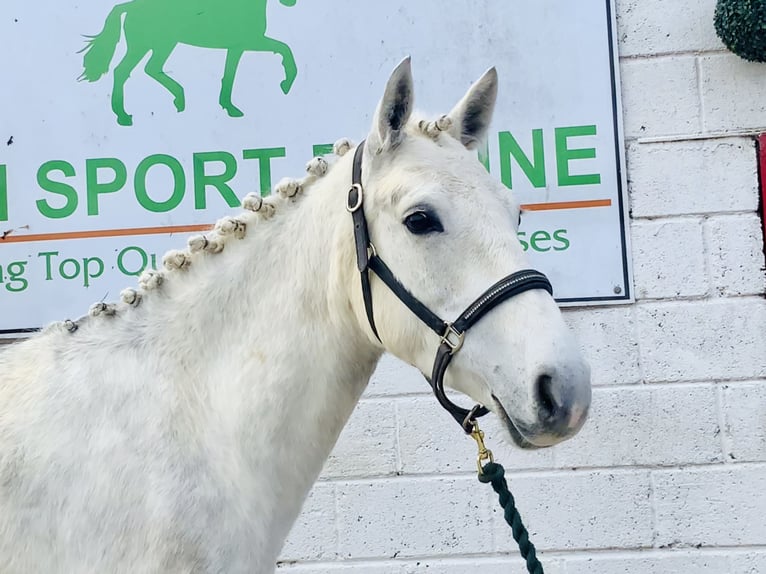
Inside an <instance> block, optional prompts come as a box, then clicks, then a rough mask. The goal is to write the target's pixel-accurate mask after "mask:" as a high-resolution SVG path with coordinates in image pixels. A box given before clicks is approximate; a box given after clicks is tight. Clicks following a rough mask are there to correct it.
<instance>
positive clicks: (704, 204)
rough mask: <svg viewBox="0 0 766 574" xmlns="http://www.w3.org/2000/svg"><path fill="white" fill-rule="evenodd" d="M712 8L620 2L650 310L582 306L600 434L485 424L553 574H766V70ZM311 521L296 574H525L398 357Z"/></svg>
mask: <svg viewBox="0 0 766 574" xmlns="http://www.w3.org/2000/svg"><path fill="white" fill-rule="evenodd" d="M714 7H715V0H696V1H692V0H673V1H671V0H617V18H618V28H619V30H618V38H619V41H620V51H621V75H622V80H623V82H622V84H623V85H622V96H623V107H624V120H625V135H626V149H627V163H628V179H629V193H630V207H631V216H632V220H631V233H632V241H633V265H634V270H635V292H636V294H637V299H638V301H637V302H636V303H635V304H634V305H630V306H623V307H602V308H593V309H569V310H567V311H566V319H567V321H568V323H569V324H570V326H571V327H572V328H573V330H574V331H575V332H576V334H577V335H578V337H579V339H580V341H581V344H582V347H583V349H584V351H585V353H586V354H587V356H588V357H589V359H590V361H591V364H592V368H593V382H594V385H595V387H594V395H593V409H592V413H591V417H590V420H589V422H588V423H587V425H586V426H585V428H584V429H583V430H582V432H581V433H580V434H579V435H578V436H577V437H576V438H575V439H573V440H571V441H569V442H567V443H564V444H562V445H559V446H557V447H554V448H552V449H548V450H543V451H537V452H520V451H518V450H516V449H513V448H512V447H509V446H508V445H506V444H505V443H503V442H500V440H499V438H498V435H499V430H498V427H497V426H496V424H495V423H494V422H492V421H488V423H487V424H486V425H485V426H486V430H487V434H488V440H489V441H490V443H491V446H492V447H493V448H494V450H495V454H496V456H497V458H498V459H499V460H500V461H501V462H502V463H503V464H504V465H505V466H506V468H507V470H508V477H509V480H510V484H511V487H512V489H513V491H514V494H515V496H516V499H517V502H518V505H519V508H520V510H521V512H522V515H523V516H524V519H525V522H526V523H527V525H528V526H529V528H530V531H531V533H532V539H533V541H534V542H535V543H536V544H537V546H538V547H539V549H540V550H541V551H542V554H541V555H542V557H543V562H544V565H545V568H546V572H548V573H549V574H550V573H554V574H627V573H639V574H766V518H764V517H766V494H765V493H766V301H765V300H764V298H763V294H764V290H765V289H766V277H765V276H764V257H763V237H762V232H761V226H760V220H759V218H758V217H757V214H756V210H757V207H758V178H757V172H756V151H755V145H754V141H753V138H752V136H751V135H749V132H750V131H754V130H756V129H757V128H761V127H765V126H766V65H758V64H752V63H746V62H744V61H742V60H740V59H739V58H737V57H735V56H733V55H731V54H729V53H727V52H726V51H725V50H724V49H723V46H722V44H721V43H720V41H719V40H718V39H717V37H716V35H715V32H714V30H713V26H712V17H713V10H714ZM743 133H744V134H745V135H743ZM305 512H306V514H305V515H304V517H303V518H302V519H301V521H300V522H299V524H298V525H296V528H295V529H294V531H293V533H292V536H291V538H290V542H289V543H288V545H287V547H286V548H285V551H284V553H283V557H284V560H285V563H284V564H282V565H281V567H280V570H284V571H285V572H289V573H292V572H295V573H299V572H302V573H306V574H319V573H328V574H332V573H338V574H340V573H345V574H352V573H356V572H365V573H368V574H412V573H420V572H431V573H436V574H464V573H465V572H471V571H477V569H478V568H481V569H482V571H483V572H486V573H487V574H500V573H509V572H510V573H514V574H522V573H523V572H525V569H524V566H523V562H522V561H521V559H520V558H519V557H518V556H517V555H516V550H515V547H514V545H513V543H512V541H511V537H510V533H509V531H508V529H507V527H506V526H505V525H504V522H503V521H502V516H501V514H500V510H499V507H498V506H496V500H495V499H494V495H493V493H492V492H491V490H490V489H489V488H487V487H486V486H483V485H480V484H479V483H478V482H477V481H476V478H475V471H474V446H473V444H472V443H471V441H469V440H467V439H465V438H464V437H462V436H461V435H460V434H459V432H457V431H456V429H455V428H454V423H453V422H452V421H451V420H450V418H449V416H448V415H447V414H446V413H444V412H443V411H442V410H441V409H439V408H437V407H436V405H435V403H434V400H433V398H432V397H431V396H430V395H429V388H428V386H427V385H426V383H425V382H424V381H423V380H422V378H421V376H420V375H419V373H417V372H416V371H415V370H414V369H411V368H409V367H406V366H404V365H402V364H400V363H399V362H398V361H396V360H394V359H392V358H390V357H386V358H384V360H383V361H382V363H381V365H380V367H379V369H378V371H377V372H376V374H375V376H374V378H373V381H372V383H371V384H370V386H369V388H368V389H367V392H366V393H365V396H364V398H363V400H362V402H361V404H360V405H359V408H358V409H357V410H356V412H355V413H354V415H353V416H352V419H351V422H350V423H349V426H348V428H347V429H346V430H345V431H344V432H343V434H342V436H341V439H340V441H339V443H338V446H337V448H336V450H335V452H334V454H333V457H332V458H331V459H330V460H329V461H328V463H327V465H326V468H325V472H324V473H323V478H322V480H321V481H320V482H319V483H318V484H317V486H316V488H315V491H314V494H313V496H312V498H311V499H310V500H309V501H308V503H307V505H306V511H305Z"/></svg>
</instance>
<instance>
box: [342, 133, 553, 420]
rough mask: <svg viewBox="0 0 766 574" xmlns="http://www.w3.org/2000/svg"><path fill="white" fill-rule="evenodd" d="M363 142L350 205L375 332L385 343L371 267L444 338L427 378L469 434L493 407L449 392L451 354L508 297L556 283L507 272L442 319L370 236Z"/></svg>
mask: <svg viewBox="0 0 766 574" xmlns="http://www.w3.org/2000/svg"><path fill="white" fill-rule="evenodd" d="M364 145H365V142H364V141H362V142H361V143H360V144H359V145H358V146H357V148H356V151H355V152H354V164H353V168H352V171H351V189H350V190H349V192H348V198H347V200H346V209H347V210H348V211H349V212H350V213H351V215H352V217H353V220H354V243H355V245H356V265H357V269H358V270H359V274H360V276H361V281H362V298H363V300H364V309H365V313H366V314H367V320H368V322H369V324H370V328H371V329H372V332H373V333H374V334H375V337H377V339H378V341H380V342H381V343H382V341H381V339H380V335H379V334H378V329H377V327H376V326H375V314H374V310H373V306H372V289H371V286H370V271H372V272H373V273H375V275H377V276H378V277H379V278H380V280H381V281H383V283H385V284H386V286H387V287H388V288H389V289H390V290H391V291H392V292H393V293H394V295H396V296H397V297H398V298H399V300H400V301H401V302H402V303H404V304H405V305H406V306H407V308H408V309H409V310H410V311H412V312H413V313H414V314H415V315H416V316H417V317H418V318H419V319H420V320H421V321H423V323H425V324H426V325H427V326H428V327H429V328H430V329H431V330H432V331H433V332H435V333H436V334H437V335H438V336H439V337H440V339H441V343H440V344H439V348H438V349H437V351H436V358H435V359H434V366H433V371H432V373H431V377H430V378H428V377H426V380H428V382H429V383H430V385H431V388H432V389H433V391H434V395H436V400H438V401H439V404H440V405H441V406H442V407H444V408H445V409H446V410H447V411H448V412H449V413H450V414H451V415H452V417H453V418H454V419H455V420H456V421H457V422H458V424H459V425H460V426H461V427H462V429H463V430H464V431H465V432H466V433H468V434H470V433H471V431H472V430H473V421H474V420H475V419H476V418H478V417H481V416H484V415H485V414H487V413H488V412H489V411H488V410H487V408H486V407H485V406H483V405H476V406H474V407H473V408H472V409H470V410H469V409H465V408H463V407H459V406H458V405H456V404H455V403H453V402H452V401H451V400H450V399H449V398H448V397H447V395H446V394H445V392H444V374H445V373H446V372H447V367H448V366H449V364H450V361H452V357H453V356H454V355H455V353H457V352H458V351H459V350H460V348H461V347H462V346H463V341H464V340H465V335H466V331H468V329H469V328H470V327H472V326H473V325H475V324H476V323H477V322H478V321H479V319H481V318H482V317H483V316H484V315H486V314H487V313H488V312H489V311H490V310H492V309H494V308H495V307H497V306H498V305H499V304H500V303H502V302H503V301H505V300H506V299H510V298H511V297H514V296H516V295H519V294H520V293H523V292H525V291H530V290H531V289H544V290H545V291H547V292H548V293H550V294H551V295H552V294H553V288H552V287H551V283H550V281H548V278H547V277H546V276H545V275H543V274H542V273H540V272H539V271H535V270H534V269H524V270H522V271H517V272H516V273H512V274H510V275H507V276H506V277H503V278H502V279H500V280H499V281H498V282H497V283H495V284H494V285H492V287H490V288H489V289H487V290H486V291H485V292H484V293H483V294H482V295H481V296H479V298H478V299H476V300H475V301H474V302H473V303H471V304H470V305H469V306H468V308H467V309H466V310H465V311H463V312H462V313H461V314H460V316H459V317H458V318H457V319H455V321H452V322H448V321H445V320H443V319H442V318H440V317H439V316H438V315H437V314H436V313H434V312H433V311H431V310H430V309H429V308H428V307H426V305H424V304H423V303H422V302H421V301H420V300H419V299H417V297H415V296H414V295H413V294H412V293H410V291H409V290H408V289H407V288H406V287H405V286H404V285H402V284H401V282H400V281H399V280H398V279H397V278H396V275H394V273H393V272H392V271H391V269H390V268H389V267H388V265H386V264H385V263H384V262H383V260H382V259H381V258H380V257H378V254H377V253H376V251H375V247H374V245H373V244H372V241H370V234H369V230H368V228H367V220H366V218H365V216H364V188H363V187H362V158H363V156H364Z"/></svg>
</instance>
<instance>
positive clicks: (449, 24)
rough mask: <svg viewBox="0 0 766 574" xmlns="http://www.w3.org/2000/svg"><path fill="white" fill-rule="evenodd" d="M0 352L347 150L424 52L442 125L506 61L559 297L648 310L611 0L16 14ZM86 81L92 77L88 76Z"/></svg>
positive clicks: (319, 0)
mask: <svg viewBox="0 0 766 574" xmlns="http://www.w3.org/2000/svg"><path fill="white" fill-rule="evenodd" d="M2 13H3V18H2V19H0V38H3V44H4V47H5V48H4V49H3V50H2V52H1V53H0V71H1V72H2V77H3V87H2V88H1V89H0V110H2V117H0V130H2V131H1V132H0V138H2V146H0V237H2V239H0V334H2V333H4V334H9V333H14V332H18V331H19V330H23V329H28V328H37V327H40V326H42V325H44V324H45V323H47V322H49V321H52V320H60V319H64V318H68V317H72V318H75V317H78V316H80V315H82V314H84V313H85V312H86V310H87V308H88V307H89V305H90V304H91V303H93V302H95V301H99V300H115V299H116V298H117V296H118V293H119V291H120V290H121V289H122V288H123V287H125V286H129V285H131V286H132V285H135V284H136V277H137V275H138V274H139V273H140V272H141V270H142V269H143V268H144V267H146V266H147V265H155V264H157V263H158V261H159V259H160V258H161V257H162V254H163V253H164V252H165V251H166V250H167V249H170V248H179V247H181V246H183V245H184V244H185V241H186V236H187V235H188V234H189V233H190V232H192V231H196V230H199V229H202V228H204V227H205V226H207V225H208V224H210V223H211V222H213V221H214V220H215V219H217V218H218V217H220V216H221V215H223V214H225V213H228V212H231V211H232V208H233V207H235V206H237V205H238V204H239V200H240V199H241V198H242V197H243V196H244V195H245V194H247V193H248V192H252V191H255V190H259V189H260V190H261V192H262V193H268V191H269V189H270V187H271V185H272V183H273V182H276V181H278V180H279V179H280V178H281V177H283V176H300V174H301V173H302V172H303V166H304V165H305V163H306V161H307V160H308V159H310V158H311V157H312V156H313V155H315V154H317V153H322V152H323V151H324V150H326V144H329V143H332V142H333V141H335V140H337V139H339V138H340V137H344V136H347V137H351V138H353V139H356V140H357V141H358V140H359V139H361V137H363V136H364V135H365V134H366V131H367V129H368V127H369V125H370V121H371V114H372V112H373V110H374V107H375V104H376V103H377V100H378V98H379V97H380V95H381V93H382V88H383V85H384V82H385V80H386V78H387V77H388V74H389V72H390V71H391V69H393V67H394V66H395V65H396V63H397V62H399V61H400V60H401V59H402V57H403V56H405V55H407V54H410V55H412V58H413V69H414V75H415V82H416V94H417V97H418V98H419V102H420V103H422V104H426V105H428V106H429V111H431V112H433V114H434V116H436V115H438V114H441V113H444V112H446V111H448V110H449V109H450V107H451V106H452V104H454V103H455V101H456V100H457V99H458V98H459V97H460V96H461V95H462V94H463V93H464V92H465V89H466V88H467V87H468V85H469V84H470V83H471V82H472V81H473V80H475V79H476V78H478V77H479V76H480V75H481V74H482V73H483V72H484V70H486V69H487V68H488V67H490V66H492V65H494V66H496V67H497V68H498V72H499V76H500V96H499V98H500V99H499V103H498V106H497V111H496V113H495V120H494V124H493V128H492V130H491V131H490V137H489V142H488V149H487V152H486V154H487V155H484V156H483V157H482V160H483V161H485V163H486V165H487V166H488V169H490V171H491V172H492V173H493V174H496V175H497V177H498V178H500V179H501V180H502V181H503V182H504V183H505V184H506V185H507V186H508V187H511V188H512V189H513V191H514V192H515V193H516V194H518V197H519V198H520V199H521V201H522V203H523V204H524V205H525V207H526V210H527V212H526V214H525V215H524V216H523V220H522V228H521V233H520V237H521V240H522V241H523V244H524V245H525V246H526V249H527V250H528V252H529V254H530V255H531V258H532V263H533V264H534V265H535V266H536V267H538V268H539V269H541V270H542V271H544V272H545V273H547V274H548V275H549V276H550V278H551V280H552V282H553V284H554V287H555V291H556V296H557V298H558V299H559V300H560V301H561V302H564V303H571V302H619V301H630V300H631V296H632V295H631V278H630V269H629V251H628V250H629V247H628V239H627V237H626V233H625V218H626V210H625V197H624V188H625V184H624V179H623V175H622V174H623V172H624V170H623V169H622V164H623V160H622V157H621V154H622V149H623V147H622V136H621V133H620V106H619V101H618V93H619V89H618V80H617V78H616V74H617V71H616V60H617V58H616V51H615V47H614V21H613V14H612V6H611V4H610V2H609V1H607V0H578V1H577V2H571V1H567V0H535V1H526V2H507V1H504V0H493V1H491V0H487V1H483V2H475V1H469V0H460V1H457V0H450V2H444V1H443V0H419V1H418V2H407V3H398V2H375V3H372V2H359V1H358V0H311V1H309V0H297V1H296V0H279V2H278V1H277V0H269V1H268V6H267V2H266V0H195V1H194V2H190V1H189V0H140V1H139V0H133V2H126V3H117V2H114V5H113V6H111V5H109V4H106V3H104V2H103V1H96V0H79V1H78V2H73V1H71V0H63V1H57V2H52V1H47V2H46V1H43V4H42V5H41V4H40V2H28V1H27V0H5V2H4V4H3V8H2ZM78 78H79V79H80V80H81V81H79V82H78V81H77V79H78Z"/></svg>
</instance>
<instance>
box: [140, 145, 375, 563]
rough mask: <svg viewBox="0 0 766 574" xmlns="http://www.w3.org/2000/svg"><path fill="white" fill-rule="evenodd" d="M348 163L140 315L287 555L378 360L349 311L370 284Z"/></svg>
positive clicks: (182, 275)
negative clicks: (285, 542) (356, 243)
mask: <svg viewBox="0 0 766 574" xmlns="http://www.w3.org/2000/svg"><path fill="white" fill-rule="evenodd" d="M348 155H349V156H350V154H348ZM339 163H340V165H337V166H335V167H334V168H333V169H332V170H331V171H330V173H328V174H327V175H326V176H324V177H323V178H321V179H320V180H318V181H317V182H316V183H314V184H313V185H312V186H311V188H310V189H309V190H307V191H306V193H305V196H304V197H299V198H298V199H297V200H296V201H295V202H294V203H293V202H291V201H289V200H286V201H284V202H283V204H282V205H279V206H278V207H277V213H276V214H275V215H274V217H273V218H272V219H271V220H268V221H259V222H257V223H256V224H255V225H248V231H247V236H246V237H245V238H244V239H241V240H236V239H231V240H230V241H229V243H227V245H226V247H225V249H224V251H223V252H222V253H220V254H218V255H211V254H206V255H203V256H202V257H201V259H200V260H199V261H195V262H193V263H192V265H191V267H190V268H189V269H188V270H178V271H174V272H173V273H171V274H170V276H169V277H168V279H167V280H166V282H165V284H164V285H163V286H162V288H161V291H160V292H159V293H158V294H157V296H156V297H153V296H151V294H150V295H149V296H148V297H147V298H146V301H145V303H146V305H142V306H141V307H139V309H138V310H139V311H141V312H145V313H147V319H146V323H145V324H144V329H145V330H146V334H147V339H146V340H147V344H148V346H150V348H151V349H152V352H153V353H155V355H154V356H155V357H156V358H157V359H160V360H161V361H162V362H163V363H164V364H163V369H162V370H163V371H164V372H168V371H169V370H170V371H172V372H174V373H177V378H176V379H175V380H174V381H173V382H172V384H173V385H175V386H176V387H177V391H178V394H179V395H184V396H185V397H188V400H187V401H180V400H179V403H190V404H195V403H202V404H196V405H195V406H194V409H193V410H198V409H201V410H203V411H204V412H205V415H204V416H203V417H199V415H197V414H193V415H189V417H190V419H192V420H193V421H198V420H199V419H200V418H203V419H204V420H207V421H210V422H209V424H210V426H212V427H214V430H213V434H214V435H215V436H217V437H221V438H220V440H222V441H225V442H227V443H229V444H227V445H225V446H226V449H227V450H229V449H231V448H234V449H235V451H236V452H237V456H238V457H239V461H238V463H237V464H238V466H240V467H241V468H242V469H243V476H242V477H241V479H242V481H243V482H242V484H241V487H242V489H243V490H247V491H248V496H250V495H251V493H258V498H257V499H254V500H252V501H251V503H252V505H253V507H252V508H250V509H249V510H250V511H251V516H257V517H258V519H257V520H259V521H262V523H261V524H260V526H261V528H260V529H259V530H260V532H261V533H264V532H268V533H269V534H268V535H267V536H268V537H272V536H273V537H275V538H276V539H277V540H274V541H273V544H272V545H271V546H272V547H273V546H276V547H277V548H278V547H279V545H280V544H281V540H280V539H279V537H282V538H284V536H286V534H287V531H288V529H289V526H290V524H292V521H293V520H294V518H295V517H296V516H297V514H298V512H299V510H300V504H301V502H302V500H303V498H304V497H305V495H306V494H307V492H308V490H309V488H310V487H311V485H312V484H313V482H314V481H315V480H316V478H317V477H318V475H319V473H320V471H321V468H322V465H323V463H324V461H325V460H326V458H327V456H328V455H329V453H330V451H331V449H332V447H333V445H334V444H335V442H336V440H337V437H338V435H339V433H340V431H341V429H342V428H343V426H344V425H345V423H346V421H347V419H348V417H349V416H350V414H351V412H352V410H353V408H354V406H355V404H356V403H357V401H358V399H359V396H360V395H361V393H362V391H363V390H364V387H365V386H366V383H367V381H368V379H369V377H370V375H371V373H372V370H373V368H374V366H375V363H376V362H377V359H378V358H379V356H380V352H379V351H378V350H377V349H376V347H375V346H374V345H372V344H371V342H370V340H369V338H368V337H367V336H366V335H365V334H364V333H363V332H362V331H361V329H360V327H359V323H358V321H357V320H356V318H355V317H354V316H353V313H352V311H351V306H350V304H349V298H350V297H351V296H352V294H351V293H350V292H349V291H350V290H351V289H354V288H357V289H358V288H359V285H358V279H357V278H356V277H355V276H354V277H352V275H354V274H355V267H354V251H353V249H354V247H353V231H352V225H351V221H350V220H351V216H350V215H349V214H348V213H347V212H346V211H345V209H344V206H345V193H346V191H347V189H348V187H349V180H350V161H347V160H346V158H345V157H344V158H342V159H341V160H340V162H339ZM197 424H198V423H197ZM205 431H206V432H210V429H205ZM192 432H193V431H192ZM211 446H212V449H215V448H217V446H218V445H211ZM277 502H279V507H277V506H276V505H277ZM266 547H267V548H268V547H269V545H266Z"/></svg>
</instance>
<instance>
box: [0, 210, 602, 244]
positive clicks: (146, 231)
mask: <svg viewBox="0 0 766 574" xmlns="http://www.w3.org/2000/svg"><path fill="white" fill-rule="evenodd" d="M611 205H612V200H611V199H591V200H587V201H559V202H552V203H527V204H524V205H522V206H521V208H522V209H524V210H526V211H551V210H554V209H583V208H588V207H609V206H611ZM211 228H212V225H209V224H205V223H203V224H201V225H170V226H167V227H130V228H127V229H97V230H94V231H64V232H61V233H30V234H28V235H24V234H16V233H14V231H13V230H10V231H7V232H6V233H5V234H4V235H0V245H2V244H3V243H30V242H33V241H62V240H67V239H93V238H96V237H126V236H132V235H163V234H170V233H192V232H195V231H207V230H209V229H211Z"/></svg>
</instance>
